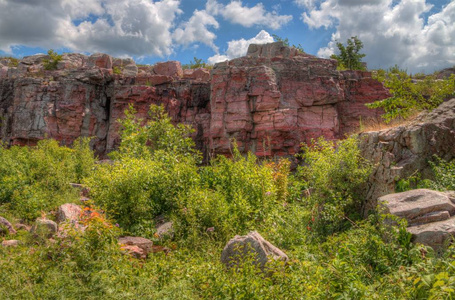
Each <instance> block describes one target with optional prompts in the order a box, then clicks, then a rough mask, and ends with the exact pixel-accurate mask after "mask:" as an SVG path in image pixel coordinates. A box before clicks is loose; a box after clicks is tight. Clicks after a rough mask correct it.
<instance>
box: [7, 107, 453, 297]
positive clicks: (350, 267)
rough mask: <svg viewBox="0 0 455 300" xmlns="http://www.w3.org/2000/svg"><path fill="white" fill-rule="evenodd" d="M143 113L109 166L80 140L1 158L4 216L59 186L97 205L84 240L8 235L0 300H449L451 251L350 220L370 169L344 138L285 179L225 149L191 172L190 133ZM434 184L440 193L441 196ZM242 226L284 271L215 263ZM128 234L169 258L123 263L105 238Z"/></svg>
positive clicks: (309, 150) (310, 149)
mask: <svg viewBox="0 0 455 300" xmlns="http://www.w3.org/2000/svg"><path fill="white" fill-rule="evenodd" d="M151 112H152V119H151V121H149V122H146V123H145V122H144V121H143V120H142V121H141V120H137V119H135V117H134V110H132V109H129V111H128V112H127V114H126V118H125V119H124V120H123V121H122V124H123V125H124V131H123V132H122V138H123V140H122V145H121V147H120V149H119V150H118V152H117V153H116V154H114V158H115V160H114V161H113V162H112V164H96V165H95V164H94V163H93V161H94V157H93V153H92V152H91V151H90V149H89V147H88V145H89V141H88V140H82V141H80V142H77V143H75V144H74V145H73V148H72V149H70V148H66V147H61V146H58V144H57V142H55V141H41V142H40V143H39V144H38V146H37V147H22V148H20V147H11V148H10V149H7V148H6V147H3V146H2V147H0V203H1V204H0V212H1V214H2V215H3V216H5V214H8V216H15V217H20V216H23V215H25V216H28V217H27V218H28V219H32V216H35V215H36V214H38V213H40V210H46V211H49V210H51V209H54V208H55V207H56V206H57V205H58V204H60V203H62V202H63V201H65V202H72V201H73V200H76V197H77V195H75V194H74V193H73V192H74V191H73V192H72V190H70V189H69V185H68V182H71V181H80V180H82V181H83V182H84V183H85V184H86V185H88V186H89V187H90V188H91V195H90V196H91V198H92V201H93V202H95V204H97V205H99V208H96V207H93V206H87V207H85V208H84V210H83V213H82V215H81V221H80V222H81V225H84V226H85V231H83V232H82V231H80V230H76V229H75V228H74V227H72V226H67V227H63V228H64V231H63V233H64V234H62V235H58V236H56V237H55V238H54V240H53V241H49V240H47V239H43V240H42V241H40V242H39V243H38V242H37V240H36V238H35V237H34V236H33V235H31V234H30V233H29V232H27V231H19V233H18V234H17V235H15V236H14V238H15V239H18V240H19V241H20V242H21V244H20V245H19V246H18V247H3V246H1V247H0V269H1V270H2V272H0V282H1V283H2V284H1V285H0V298H1V299H57V298H58V299H138V298H146V299H450V298H453V297H454V296H455V295H454V293H455V292H454V283H455V269H454V267H453V266H454V265H455V248H449V250H448V252H447V253H446V254H445V255H444V256H443V257H438V256H436V255H435V253H434V251H433V250H432V249H431V248H426V247H424V246H419V245H413V244H412V243H411V242H410V234H409V233H407V231H406V228H405V224H404V223H403V222H398V226H391V225H387V224H386V223H385V222H384V219H385V218H390V216H380V215H371V216H369V218H368V219H366V220H362V221H358V220H357V219H356V218H355V214H356V211H357V209H358V207H359V206H360V205H361V204H362V201H361V200H362V199H361V198H360V197H359V195H358V194H357V191H358V188H359V186H360V185H361V184H362V183H363V182H364V180H365V178H366V176H367V175H368V173H369V170H370V166H369V164H368V163H367V162H365V161H363V160H362V159H361V158H360V156H359V152H358V149H357V141H356V140H355V139H354V138H349V139H347V140H345V141H343V142H339V143H337V144H335V143H333V142H331V141H324V140H322V139H320V140H318V141H315V142H314V143H313V144H312V145H309V146H305V147H304V148H303V150H304V153H303V158H304V163H305V164H304V166H303V167H301V168H300V170H299V171H298V172H297V173H296V174H294V175H291V174H290V162H289V161H288V160H285V159H283V160H279V161H273V162H272V161H259V160H258V159H257V158H256V157H255V156H254V155H252V154H249V155H247V156H243V155H241V154H240V153H239V152H238V150H237V149H236V148H235V147H234V150H233V157H232V158H226V157H218V158H216V159H214V160H213V161H212V162H211V163H210V164H209V165H206V166H199V165H198V162H199V154H198V153H197V151H195V150H194V149H193V148H192V146H193V144H192V142H191V141H190V140H189V139H188V136H187V133H188V128H183V127H178V126H174V125H173V124H172V122H171V121H170V119H169V117H168V116H167V115H166V114H165V113H164V111H163V110H162V108H158V107H152V108H151ZM144 124H145V126H143V125H144ZM163 135H166V136H163ZM436 167H437V168H440V169H438V171H437V172H440V174H441V175H444V174H447V173H450V172H451V171H450V170H452V169H454V167H453V164H452V163H446V162H442V161H441V162H437V163H435V168H436ZM435 170H436V169H435ZM438 174H439V173H438ZM438 176H439V175H437V176H436V177H437V178H438ZM442 179H443V180H439V181H438V182H439V183H441V184H442V183H444V186H446V183H445V182H446V181H445V180H446V179H445V177H443V178H442ZM447 182H448V183H449V184H450V182H452V181H450V180H448V181H447ZM67 188H68V189H67ZM24 190H27V191H29V192H30V193H31V194H32V195H35V196H37V195H38V193H41V194H39V195H38V196H41V195H45V196H46V197H35V198H36V199H43V202H36V201H35V200H34V199H33V198H32V197H24V196H21V195H23V194H24ZM305 190H310V191H311V192H310V196H304V194H305V193H304V191H305ZM16 193H18V194H17V195H16ZM307 194H308V193H307ZM34 203H35V204H36V205H35V204H34ZM24 208H26V209H25V211H24ZM24 212H25V214H24ZM161 214H165V215H166V216H167V217H170V218H171V219H172V221H173V222H174V226H175V230H176V234H175V237H174V239H173V240H169V239H163V240H161V239H160V240H158V238H154V237H153V233H154V228H153V227H154V226H153V225H154V224H153V218H154V217H155V216H157V215H161ZM347 217H348V218H349V219H350V220H351V221H348V219H347ZM313 218H314V220H313ZM114 223H118V224H116V225H117V226H116V225H113V224H114ZM347 225H349V226H347ZM59 226H62V225H61V224H60V225H59ZM253 229H254V230H257V231H259V232H260V233H261V234H262V235H263V236H264V238H265V239H267V240H269V241H270V242H272V243H273V244H275V245H276V246H278V247H279V248H281V249H283V250H284V251H285V252H286V254H287V255H288V256H289V258H290V261H289V262H288V263H287V264H286V265H284V264H283V263H281V262H273V261H272V262H270V263H269V264H268V265H267V269H268V272H267V273H263V272H262V271H261V270H260V269H258V268H257V267H256V266H255V264H253V263H252V261H251V259H253V258H252V257H247V258H245V259H244V260H242V261H241V262H240V263H239V264H238V265H237V266H236V267H234V268H231V269H226V268H225V266H224V265H223V264H222V263H221V262H220V259H219V258H220V256H221V251H222V249H223V246H224V244H225V242H226V241H227V240H228V239H230V238H231V237H232V236H233V235H234V234H244V233H246V232H247V231H249V230H253ZM129 233H134V234H136V235H138V236H143V237H151V238H152V239H154V241H155V244H156V243H159V244H163V245H165V246H167V247H168V248H170V249H172V251H171V252H170V253H168V254H166V255H165V254H164V253H150V254H149V256H148V258H147V259H144V260H142V259H136V258H132V257H130V256H127V255H124V254H123V253H122V248H121V247H120V246H119V245H118V240H117V238H118V236H119V235H121V234H122V235H123V234H129ZM314 237H323V238H319V239H315V238H314ZM3 238H5V239H10V238H13V237H12V236H8V235H7V236H5V237H2V239H3ZM303 283H304V284H303Z"/></svg>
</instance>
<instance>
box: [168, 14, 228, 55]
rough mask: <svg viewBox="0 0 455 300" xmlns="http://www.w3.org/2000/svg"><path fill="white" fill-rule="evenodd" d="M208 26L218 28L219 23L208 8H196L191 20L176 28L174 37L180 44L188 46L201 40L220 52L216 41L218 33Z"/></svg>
mask: <svg viewBox="0 0 455 300" xmlns="http://www.w3.org/2000/svg"><path fill="white" fill-rule="evenodd" d="M208 27H213V28H215V29H217V28H218V27H219V24H218V22H217V21H216V19H215V18H214V17H213V16H212V15H210V14H208V13H207V11H206V10H195V11H194V13H193V16H192V17H191V18H190V19H189V21H188V22H186V23H184V24H182V25H181V26H180V27H179V28H177V29H176V30H175V32H174V34H173V37H174V40H175V41H176V42H177V43H178V44H182V45H184V46H188V45H190V44H192V43H196V42H201V43H203V44H205V45H207V46H209V47H211V48H212V49H213V50H214V51H215V52H218V48H217V47H216V45H215V43H214V40H215V39H216V34H215V33H213V32H211V31H210V30H209V29H208Z"/></svg>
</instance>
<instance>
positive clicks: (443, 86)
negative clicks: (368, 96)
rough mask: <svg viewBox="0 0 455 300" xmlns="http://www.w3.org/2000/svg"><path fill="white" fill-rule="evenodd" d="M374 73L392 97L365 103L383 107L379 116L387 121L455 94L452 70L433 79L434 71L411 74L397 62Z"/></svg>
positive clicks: (434, 104) (409, 113) (374, 106)
mask: <svg viewBox="0 0 455 300" xmlns="http://www.w3.org/2000/svg"><path fill="white" fill-rule="evenodd" d="M375 73H376V74H375V78H376V79H378V80H379V81H381V82H383V83H384V86H385V87H386V88H388V89H389V90H390V92H391V94H392V97H390V98H388V99H384V100H381V101H376V102H374V103H372V104H368V105H367V106H368V107H370V108H382V109H384V112H385V114H384V115H383V118H384V120H385V121H386V122H387V123H388V122H390V121H392V120H394V119H397V118H402V119H406V118H408V117H409V116H412V115H414V114H416V113H417V112H420V111H422V110H432V109H434V108H436V107H438V106H439V105H440V104H441V103H442V102H443V101H444V100H447V99H450V98H451V97H455V75H453V74H452V75H451V76H450V77H449V78H448V79H436V77H435V76H434V75H428V76H425V75H422V74H417V75H416V76H414V77H413V76H411V75H409V74H407V72H406V71H405V70H401V69H400V68H399V67H398V66H395V67H392V68H390V69H389V70H387V71H385V70H378V71H376V72H375ZM416 78H417V79H416Z"/></svg>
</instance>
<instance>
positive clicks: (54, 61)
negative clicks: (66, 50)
mask: <svg viewBox="0 0 455 300" xmlns="http://www.w3.org/2000/svg"><path fill="white" fill-rule="evenodd" d="M47 55H49V58H46V59H43V62H44V69H45V70H57V65H58V63H59V62H60V61H61V60H62V59H63V56H62V55H61V54H57V52H55V51H54V50H52V49H50V50H49V51H47Z"/></svg>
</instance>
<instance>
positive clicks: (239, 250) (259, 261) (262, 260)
mask: <svg viewBox="0 0 455 300" xmlns="http://www.w3.org/2000/svg"><path fill="white" fill-rule="evenodd" d="M248 257H252V258H253V263H254V264H255V265H258V266H259V267H260V268H261V269H264V267H265V264H266V263H267V262H268V261H269V260H270V259H273V260H281V261H285V262H287V261H288V260H289V258H288V256H287V255H286V254H285V253H284V252H283V251H281V250H280V249H278V248H277V247H275V246H274V245H272V244H271V243H270V242H268V241H266V240H265V239H264V238H263V237H262V236H261V235H260V234H259V233H258V232H256V231H252V232H250V233H248V235H245V236H238V235H236V236H235V237H234V238H232V239H231V240H230V241H229V242H228V243H227V244H226V246H225V247H224V249H223V252H222V253H221V262H222V263H224V264H225V265H226V266H227V267H228V268H229V267H233V266H235V265H238V264H239V263H240V261H242V260H243V259H245V258H248Z"/></svg>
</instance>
